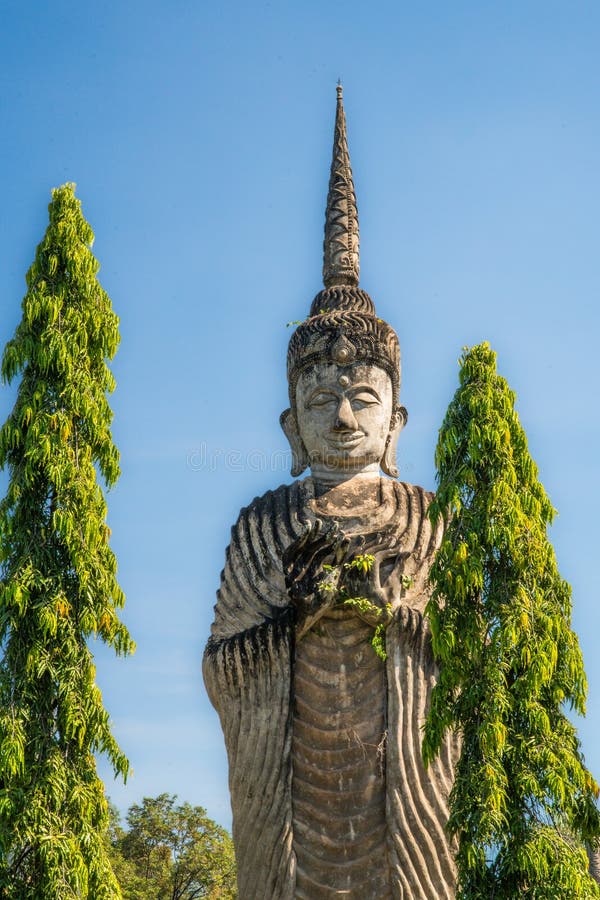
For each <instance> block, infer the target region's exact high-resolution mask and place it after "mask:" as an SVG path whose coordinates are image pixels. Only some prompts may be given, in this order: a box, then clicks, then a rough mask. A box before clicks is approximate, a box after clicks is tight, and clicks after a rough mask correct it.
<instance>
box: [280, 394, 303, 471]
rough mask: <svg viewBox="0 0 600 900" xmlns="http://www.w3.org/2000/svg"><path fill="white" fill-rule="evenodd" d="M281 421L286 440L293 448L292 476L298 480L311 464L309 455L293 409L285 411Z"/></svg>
mask: <svg viewBox="0 0 600 900" xmlns="http://www.w3.org/2000/svg"><path fill="white" fill-rule="evenodd" d="M279 421H280V423H281V427H282V428H283V432H284V434H285V436H286V438H287V439H288V441H289V442H290V447H291V448H292V475H293V476H294V478H296V477H297V476H298V475H302V473H303V472H304V470H305V469H306V468H307V466H308V464H309V462H310V460H309V458H308V453H307V452H306V447H305V446H304V443H303V441H302V438H301V437H300V432H299V431H298V422H297V421H296V414H295V413H294V411H293V410H291V409H284V411H283V412H282V413H281V415H280V416H279Z"/></svg>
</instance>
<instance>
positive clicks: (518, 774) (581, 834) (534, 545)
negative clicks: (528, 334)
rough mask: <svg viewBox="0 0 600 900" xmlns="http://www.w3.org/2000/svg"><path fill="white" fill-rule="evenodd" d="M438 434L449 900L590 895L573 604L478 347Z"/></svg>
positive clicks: (591, 820)
mask: <svg viewBox="0 0 600 900" xmlns="http://www.w3.org/2000/svg"><path fill="white" fill-rule="evenodd" d="M460 362H461V371H460V386H459V388H458V390H457V391H456V394H455V395H454V398H453V400H452V402H451V404H450V406H449V408H448V411H447V414H446V417H445V420H444V423H443V425H442V428H441V430H440V435H439V442H438V446H437V452H436V465H437V469H438V476H437V477H438V491H437V496H436V498H435V501H434V503H433V505H432V513H431V514H432V516H433V517H434V519H437V518H438V517H440V516H444V517H446V516H449V520H448V525H447V529H446V532H445V537H444V541H443V544H442V546H441V548H440V550H439V552H438V554H437V557H436V560H435V562H434V565H433V568H432V572H431V576H430V578H431V585H432V588H433V592H432V597H431V601H430V603H429V605H428V607H427V615H428V616H429V619H430V622H431V628H432V639H433V648H434V653H435V655H436V657H437V658H438V660H439V662H440V664H441V672H440V679H439V682H438V684H437V686H436V687H435V689H434V691H433V696H432V702H431V709H430V712H429V716H428V719H427V722H426V727H425V737H424V743H423V754H424V758H425V761H426V762H429V761H431V760H432V759H433V758H434V756H435V755H436V753H437V752H438V751H439V749H440V745H441V742H442V738H443V736H444V734H446V733H447V731H448V730H449V729H450V730H452V729H456V730H458V732H459V733H460V734H461V735H462V740H463V743H462V753H461V757H460V761H459V763H458V767H457V771H456V781H455V784H454V789H453V792H452V795H451V799H450V808H451V814H450V821H449V828H450V831H451V832H452V833H453V834H454V835H455V836H456V837H457V839H458V852H457V863H458V872H459V891H458V894H457V898H459V900H475V898H477V900H490V898H495V900H499V898H502V900H504V898H511V900H517V898H528V900H533V898H535V900H542V898H546V900H558V898H560V900H571V898H591V897H598V896H600V890H599V889H598V886H597V885H596V883H595V882H594V881H593V880H592V879H591V878H590V876H589V875H588V861H587V856H586V852H585V844H586V843H589V844H592V845H595V843H596V841H597V839H598V835H599V834H600V820H599V815H598V810H597V807H596V803H595V800H596V797H597V795H598V787H597V785H596V783H595V781H594V779H593V778H592V776H591V775H590V773H589V771H588V770H587V769H586V767H585V765H584V761H583V757H582V754H581V750H580V745H579V741H578V739H577V735H576V730H575V728H574V726H573V724H572V723H571V722H570V721H569V719H568V718H567V716H566V714H565V707H571V708H572V709H575V710H576V711H577V712H578V713H583V712H584V708H585V697H586V679H585V674H584V670H583V663H582V658H581V653H580V650H579V645H578V641H577V637H576V635H575V634H574V633H573V631H572V630H571V591H570V587H569V585H568V584H567V583H566V582H565V581H563V579H562V578H561V577H560V575H559V573H558V569H557V565H556V559H555V555H554V551H553V549H552V546H551V544H550V542H549V540H548V537H547V527H548V525H549V524H550V523H551V522H552V519H553V516H554V510H553V508H552V506H551V505H550V502H549V500H548V498H547V496H546V493H545V491H544V488H543V487H542V485H541V484H540V482H539V481H538V478H537V474H538V473H537V467H536V465H535V463H534V462H533V460H532V459H531V457H530V455H529V452H528V447H527V440H526V437H525V434H524V431H523V429H522V427H521V425H520V423H519V419H518V416H517V413H516V412H515V409H514V402H515V395H514V393H513V392H512V391H511V390H509V388H508V385H507V383H506V381H505V380H504V378H502V377H500V376H499V375H498V374H497V372H496V354H495V353H494V352H493V351H492V350H491V349H490V347H489V344H487V343H484V344H481V345H479V346H476V347H473V348H472V349H470V350H468V349H466V350H465V352H464V353H463V356H462V358H461V361H460Z"/></svg>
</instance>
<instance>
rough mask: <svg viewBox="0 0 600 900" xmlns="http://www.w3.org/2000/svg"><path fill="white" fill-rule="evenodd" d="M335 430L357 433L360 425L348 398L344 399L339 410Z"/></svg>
mask: <svg viewBox="0 0 600 900" xmlns="http://www.w3.org/2000/svg"><path fill="white" fill-rule="evenodd" d="M334 428H335V430H336V431H356V430H357V428H358V424H357V422H356V418H355V416H354V412H353V410H352V406H351V404H350V401H349V400H348V398H347V397H343V398H342V400H341V401H340V404H339V406H338V408H337V415H336V418H335V425H334Z"/></svg>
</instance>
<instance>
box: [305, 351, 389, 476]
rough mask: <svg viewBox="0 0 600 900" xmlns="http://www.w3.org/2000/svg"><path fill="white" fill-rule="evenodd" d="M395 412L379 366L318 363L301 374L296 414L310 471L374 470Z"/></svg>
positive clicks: (386, 378)
mask: <svg viewBox="0 0 600 900" xmlns="http://www.w3.org/2000/svg"><path fill="white" fill-rule="evenodd" d="M393 409H394V397H393V395H392V382H391V379H390V377H389V375H388V374H387V372H385V371H384V370H383V369H381V368H379V366H373V365H366V364H362V363H356V364H354V365H351V366H338V365H336V364H335V363H318V364H317V365H316V366H314V367H313V368H311V369H310V370H305V371H304V372H302V374H301V375H300V378H299V379H298V384H297V387H296V415H297V420H298V430H299V432H300V437H301V438H302V441H303V443H304V446H305V448H306V451H307V453H308V456H309V459H310V466H311V468H313V470H314V468H315V466H316V467H317V468H319V469H323V468H325V469H329V470H345V471H351V472H360V471H362V470H365V469H375V470H378V469H379V463H380V462H381V460H382V458H383V455H384V452H385V447H386V442H387V439H388V435H389V434H390V424H391V420H392V412H393Z"/></svg>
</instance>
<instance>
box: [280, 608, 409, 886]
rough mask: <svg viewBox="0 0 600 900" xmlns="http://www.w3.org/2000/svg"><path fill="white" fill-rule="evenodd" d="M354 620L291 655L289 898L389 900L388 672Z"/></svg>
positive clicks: (323, 630)
mask: <svg viewBox="0 0 600 900" xmlns="http://www.w3.org/2000/svg"><path fill="white" fill-rule="evenodd" d="M372 635H373V629H372V628H371V627H370V626H369V625H367V624H366V623H364V622H363V621H362V620H361V619H359V618H358V617H357V616H356V615H355V614H354V613H353V612H352V611H351V610H336V611H332V612H330V613H329V614H327V615H326V616H324V617H323V618H322V619H321V620H320V621H319V623H318V625H316V626H315V627H314V628H312V629H311V630H310V631H309V632H308V633H307V634H306V635H305V637H304V638H303V640H301V641H299V642H298V644H297V645H296V651H295V665H294V676H293V685H294V689H293V695H294V707H293V726H292V728H293V731H292V822H293V834H294V852H295V854H296V861H297V881H296V897H298V898H306V900H320V898H332V897H340V896H344V897H346V896H347V897H349V898H350V897H352V898H357V900H358V898H361V900H362V898H367V897H377V898H380V900H385V898H387V897H391V894H390V887H389V866H388V860H387V845H386V816H385V797H386V795H385V740H386V689H385V666H384V663H383V662H382V660H381V659H380V658H379V657H378V656H377V655H376V654H375V651H374V649H373V647H372V645H371V638H372Z"/></svg>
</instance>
